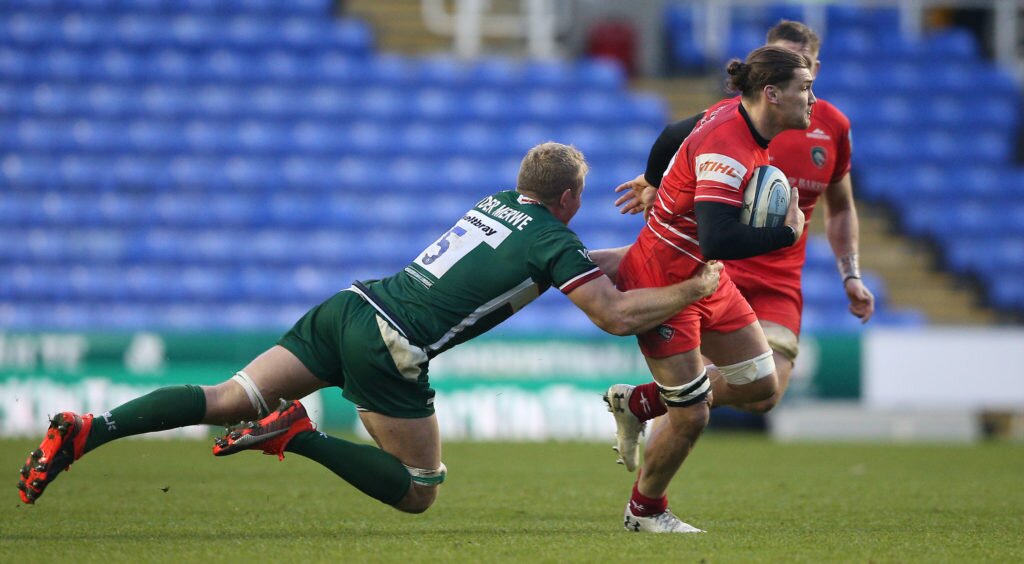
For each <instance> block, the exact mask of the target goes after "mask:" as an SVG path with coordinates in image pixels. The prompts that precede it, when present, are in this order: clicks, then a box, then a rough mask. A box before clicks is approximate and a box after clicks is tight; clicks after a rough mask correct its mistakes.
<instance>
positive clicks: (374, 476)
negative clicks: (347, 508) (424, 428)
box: [285, 431, 412, 505]
mask: <svg viewBox="0 0 1024 564" xmlns="http://www.w3.org/2000/svg"><path fill="white" fill-rule="evenodd" d="M285 450H286V451H288V452H294V453H295V454H298V455H301V456H305V457H306V458H309V459H310V460H313V461H316V462H318V463H320V464H322V465H324V466H326V467H327V468H328V469H330V470H331V472H334V473H335V474H337V475H338V476H340V477H341V479H343V480H345V481H346V482H348V483H350V484H352V485H353V486H355V487H356V489H358V490H359V491H361V492H363V493H364V494H366V495H368V496H370V497H372V498H374V499H376V500H378V501H381V502H384V503H386V504H388V505H394V504H396V503H398V502H399V501H401V500H402V498H403V497H405V494H406V492H408V491H409V484H410V483H411V482H412V478H411V477H410V476H409V471H408V470H406V469H405V466H404V465H403V464H402V462H401V461H400V460H398V459H397V458H395V457H394V455H392V454H390V453H387V452H385V451H383V450H381V449H379V448H377V447H375V446H370V445H361V444H356V443H350V442H348V441H344V440H341V439H336V438H334V437H328V436H327V435H325V434H323V433H320V432H317V431H306V432H303V433H299V434H298V435H295V436H294V437H292V440H291V441H289V442H288V446H287V447H286V448H285Z"/></svg>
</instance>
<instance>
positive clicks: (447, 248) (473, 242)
mask: <svg viewBox="0 0 1024 564" xmlns="http://www.w3.org/2000/svg"><path fill="white" fill-rule="evenodd" d="M511 232H512V231H511V230H510V229H509V228H508V227H506V226H504V225H502V224H501V223H500V222H499V221H498V220H496V219H494V218H492V217H488V216H486V215H484V214H482V213H480V212H478V211H476V210H471V211H469V212H468V213H467V214H466V215H465V216H463V218H462V219H460V220H459V221H458V222H457V223H456V224H455V226H454V227H452V228H451V229H449V230H448V231H446V232H445V234H444V235H441V237H439V238H438V239H437V240H436V241H434V242H433V243H431V244H430V246H428V247H427V248H426V249H424V251H423V252H422V253H420V256H419V257H418V258H417V259H416V264H418V265H419V266H420V267H422V268H423V269H424V270H426V271H427V272H429V273H431V274H433V275H434V276H435V277H437V278H441V277H442V276H444V273H445V272H448V270H449V269H450V268H451V267H452V266H454V265H455V263H457V262H459V260H461V259H462V258H463V257H465V256H466V255H468V254H469V253H470V252H471V251H472V250H473V249H475V248H477V247H478V246H480V244H481V243H487V246H489V247H491V248H492V249H497V248H498V245H500V244H501V242H502V241H504V240H505V238H506V237H508V236H509V234H510V233H511Z"/></svg>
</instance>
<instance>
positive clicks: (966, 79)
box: [815, 54, 1017, 96]
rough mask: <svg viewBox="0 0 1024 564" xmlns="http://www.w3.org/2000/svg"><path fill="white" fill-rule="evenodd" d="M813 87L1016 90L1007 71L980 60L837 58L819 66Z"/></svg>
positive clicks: (821, 89)
mask: <svg viewBox="0 0 1024 564" xmlns="http://www.w3.org/2000/svg"><path fill="white" fill-rule="evenodd" d="M879 56H881V54H879ZM883 85H884V86H883ZM815 88H816V90H817V91H819V92H820V93H822V94H824V93H826V92H837V93H842V94H862V93H863V94H869V95H878V94H879V93H880V91H881V93H883V94H891V93H900V94H917V95H921V96H932V95H936V94H938V95H943V94H972V93H978V92H984V93H985V94H986V95H991V94H1003V95H1010V96H1012V95H1014V94H1015V93H1016V91H1017V90H1016V89H1017V85H1016V82H1015V81H1014V79H1013V76H1012V75H1011V74H1010V73H1009V72H1008V71H1005V70H1003V69H1000V68H998V67H995V66H993V65H991V64H984V63H982V62H980V61H973V62H969V61H943V60H935V61H931V62H929V63H928V64H923V63H918V62H896V63H891V64H889V63H887V64H885V65H879V64H875V63H874V62H873V61H871V60H839V61H836V62H835V63H833V64H832V65H830V66H828V67H824V68H822V70H821V72H820V73H819V76H818V78H817V79H816V80H815Z"/></svg>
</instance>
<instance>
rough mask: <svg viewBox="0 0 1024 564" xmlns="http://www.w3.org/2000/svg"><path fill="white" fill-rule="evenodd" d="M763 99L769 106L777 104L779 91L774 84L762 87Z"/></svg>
mask: <svg viewBox="0 0 1024 564" xmlns="http://www.w3.org/2000/svg"><path fill="white" fill-rule="evenodd" d="M764 97H765V99H766V100H768V103H769V104H778V103H779V89H778V87H776V86H775V85H774V84H766V85H765V87H764Z"/></svg>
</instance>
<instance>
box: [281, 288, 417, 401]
mask: <svg viewBox="0 0 1024 564" xmlns="http://www.w3.org/2000/svg"><path fill="white" fill-rule="evenodd" d="M277 344H279V345H281V346H282V347H284V348H286V349H288V350H289V351H291V352H292V354H294V355H295V356H297V357H298V358H299V360H300V361H302V364H304V365H306V368H308V369H309V370H310V372H312V373H313V374H315V375H316V376H317V377H318V378H320V379H321V380H324V381H326V382H330V383H331V384H334V385H335V386H338V387H339V388H341V389H342V396H343V397H344V398H345V399H347V400H349V401H351V402H352V403H354V404H356V406H358V407H360V408H362V409H365V410H367V411H373V412H376V413H381V414H383V415H388V416H391V417H401V418H405V419H413V418H419V417H428V416H430V415H433V413H434V390H433V389H432V388H431V387H430V382H429V381H428V378H427V363H428V362H427V355H426V353H424V352H423V350H422V349H420V348H418V347H415V346H413V345H411V344H410V343H409V341H408V340H406V339H405V337H403V336H402V335H401V334H400V333H398V331H396V330H395V329H394V328H393V327H391V326H390V325H389V324H388V323H387V322H386V321H384V320H383V319H382V318H381V317H379V316H378V315H377V311H376V310H375V309H373V306H371V305H370V304H368V303H367V302H366V301H365V300H363V298H362V297H361V296H359V295H358V294H356V293H355V292H350V291H347V290H346V291H341V292H338V293H337V294H335V295H334V296H331V297H330V298H328V299H327V301H325V302H324V303H322V304H320V305H318V306H316V307H314V308H313V309H311V310H309V311H308V312H306V315H304V316H302V319H299V321H298V322H297V323H296V324H295V325H294V326H293V327H292V328H291V329H290V330H289V331H288V332H287V333H285V334H284V336H283V337H281V339H280V340H279V341H278V342H277Z"/></svg>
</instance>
